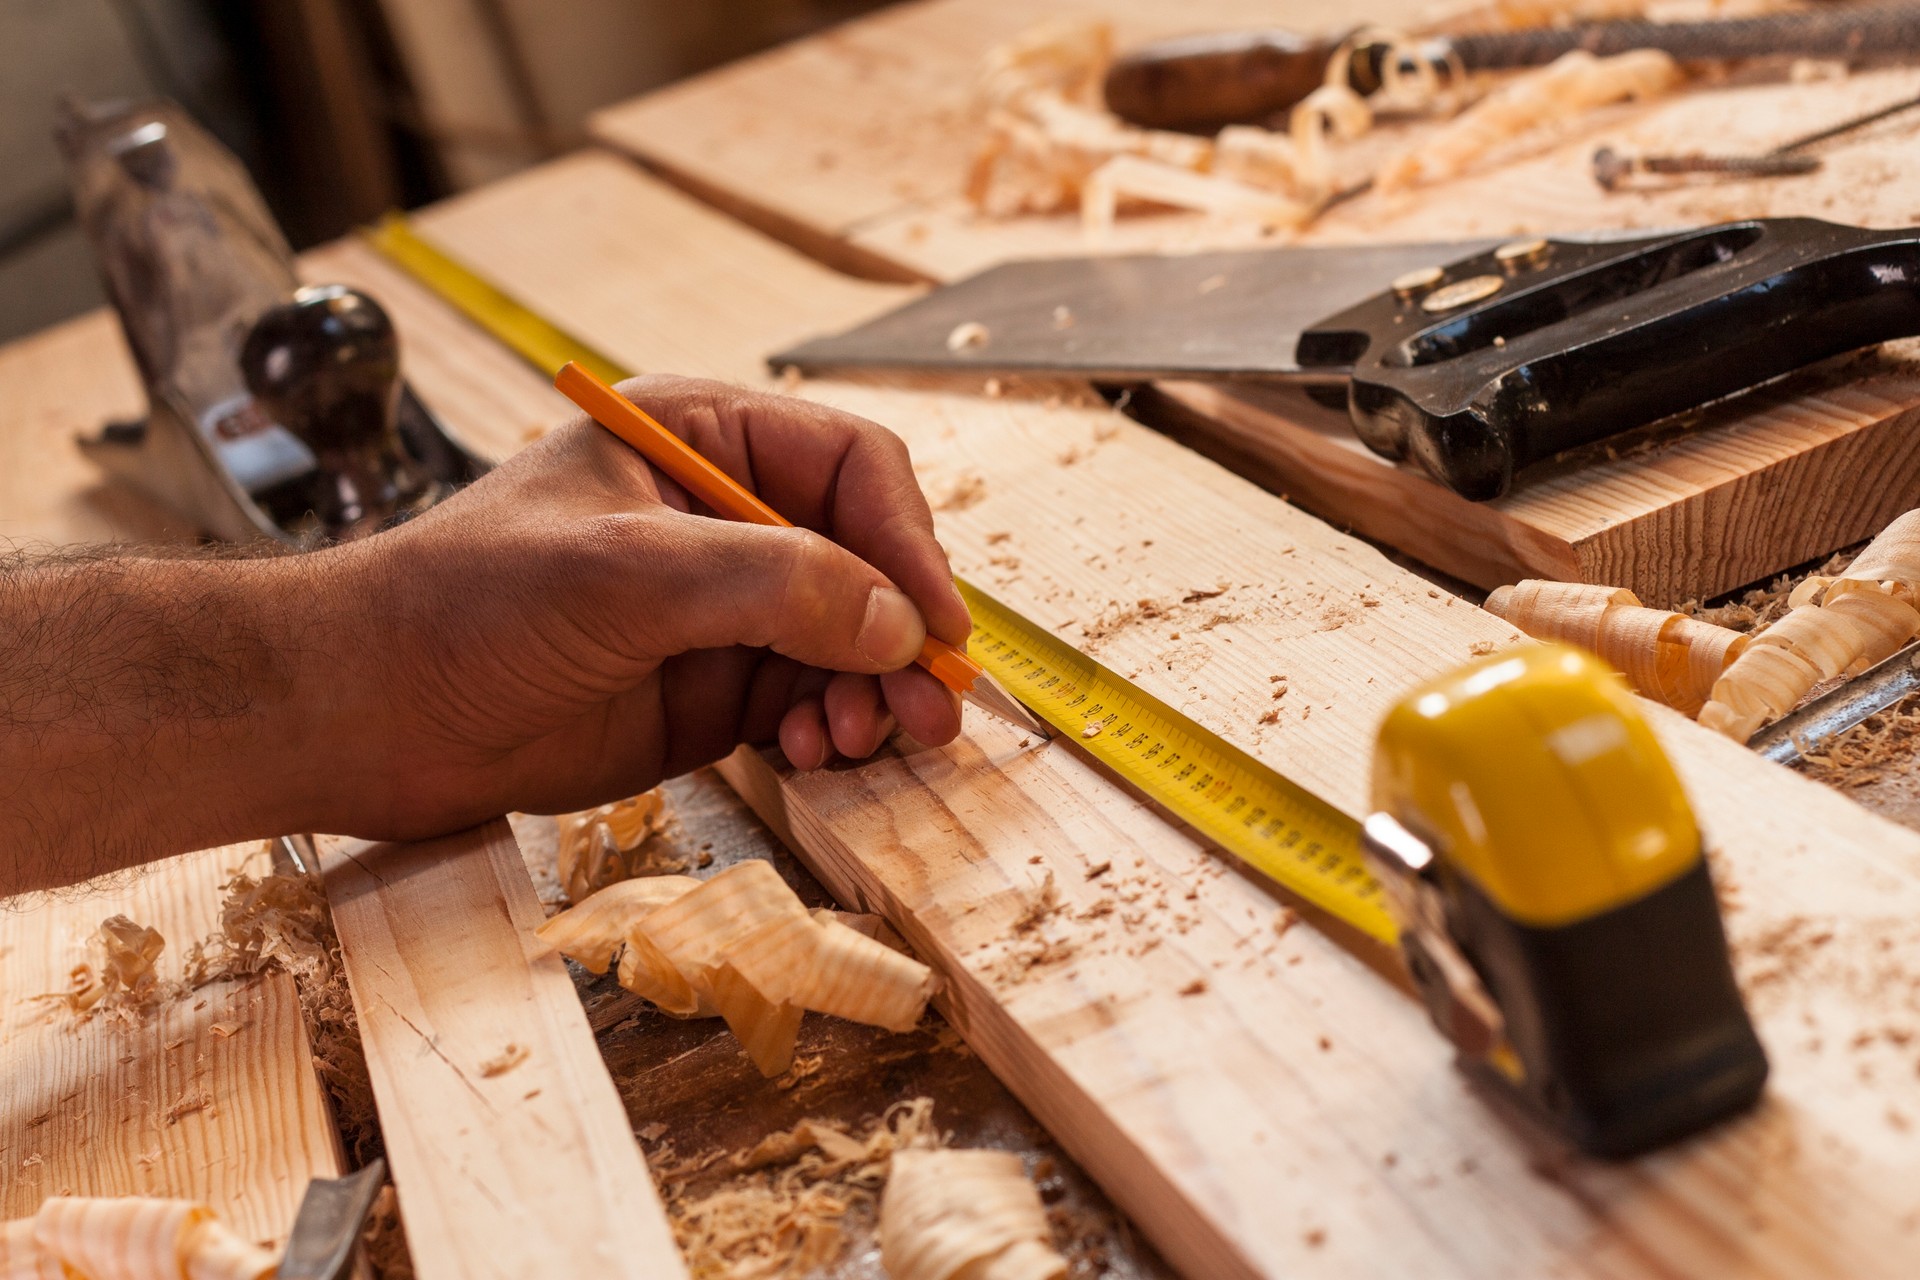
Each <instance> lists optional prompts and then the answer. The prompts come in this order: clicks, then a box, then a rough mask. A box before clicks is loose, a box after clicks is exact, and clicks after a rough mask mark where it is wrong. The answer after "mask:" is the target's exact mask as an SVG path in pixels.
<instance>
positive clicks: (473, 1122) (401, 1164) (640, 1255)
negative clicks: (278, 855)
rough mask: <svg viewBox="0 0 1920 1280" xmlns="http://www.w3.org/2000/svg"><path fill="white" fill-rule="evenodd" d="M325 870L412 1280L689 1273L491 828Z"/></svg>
mask: <svg viewBox="0 0 1920 1280" xmlns="http://www.w3.org/2000/svg"><path fill="white" fill-rule="evenodd" d="M321 862H322V871H323V874H324V876H325V877H326V882H327V897H328V900H329V901H330V902H331V903H332V904H333V918H334V926H335V928H336V929H337V930H338V931H339V934H340V945H341V951H342V953H343V955H344V956H345V959H346V968H347V979H348V982H349V984H350V985H351V986H352V988H353V1005H354V1012H355V1013H356V1015H358V1018H359V1022H360V1037H361V1041H362V1043H363V1044H364V1045H365V1046H366V1052H367V1067H368V1072H369V1074H370V1075H371V1077H372V1080H373V1091H374V1098H375V1101H376V1102H377V1103H378V1104H379V1107H380V1121H381V1132H382V1135H383V1137H384V1139H385V1142H386V1149H387V1159H388V1161H389V1162H390V1163H391V1165H392V1167H393V1178H394V1185H395V1186H396V1188H398V1190H399V1195H400V1207H401V1212H402V1213H403V1214H404V1215H405V1218H406V1224H407V1242H408V1248H409V1249H410V1251H411V1252H412V1255H413V1261H414V1267H415V1270H416V1271H417V1273H418V1274H419V1275H420V1276H421V1278H422V1280H480V1278H482V1277H489V1276H499V1277H503V1278H504V1277H516V1278H517V1277H524V1276H533V1275H577V1276H608V1277H613V1276H625V1277H632V1278H633V1280H666V1278H670V1277H674V1276H682V1277H684V1276H685V1275H686V1270H685V1267H684V1266H683V1265H682V1263H681V1261H680V1252H679V1249H678V1248H677V1247H676V1246H675V1245H674V1242H673V1236H672V1234H671V1232H670V1231H669V1230H668V1227H667V1222H666V1217H665V1214H664V1213H663V1211H662V1210H661V1207H660V1201H659V1197H658V1195H657V1193H656V1192H655V1191H654V1186H653V1180H652V1178H650V1177H649V1176H648V1174H647V1170H646V1165H645V1163H644V1162H643V1161H642V1159H641V1157H640V1150H639V1147H638V1146H637V1145H636V1144H635V1143H634V1141H633V1135H632V1134H631V1133H630V1132H629V1131H628V1128H627V1121H626V1113H625V1112H624V1111H623V1110H622V1108H621V1106H620V1099H619V1096H618V1095H617V1094H616V1093H615V1092H614V1088H613V1082H612V1081H611V1080H610V1079H609V1078H608V1076H607V1070H606V1066H605V1064H604V1063H603V1062H602V1061H601V1059H600V1054H599V1051H598V1049H597V1048H596V1047H595V1045H594V1040H593V1032H592V1030H591V1029H590V1028H589V1027H588V1025H587V1018H586V1014H585V1012H584V1011H583V1010H582V1009H581V1007H580V1001H579V999H578V998H577V997H576V996H575V994H574V990H573V982H572V980H571V979H570V978H569V977H568V976H567V970H566V966H565V964H564V963H563V962H562V961H561V959H560V957H559V956H558V955H556V954H554V953H552V952H550V951H547V950H546V949H545V948H544V947H543V946H542V945H541V943H540V942H539V940H538V939H537V938H535V937H534V936H533V930H534V928H535V927H537V926H538V925H539V923H540V921H541V919H542V913H541V910H540V905H539V903H538V901H537V900H536V899H535V897H534V893H533V884H532V882H531V881H530V880H529V879H528V878H527V870H526V866H525V865H524V863H523V862H522V861H521V857H520V849H519V846H518V845H517V844H515V843H514V838H513V833H512V831H511V830H509V828H508V827H507V824H506V822H505V821H504V820H496V821H494V822H491V823H488V824H486V825H485V826H481V827H475V828H473V829H472V830H470V831H465V832H460V833H458V834H455V835H451V836H446V837H443V838H441V839H438V840H430V841H422V842H419V843H415V844H379V845H370V844H367V843H365V842H360V841H349V840H339V839H334V838H328V839H326V840H324V841H322V844H321Z"/></svg>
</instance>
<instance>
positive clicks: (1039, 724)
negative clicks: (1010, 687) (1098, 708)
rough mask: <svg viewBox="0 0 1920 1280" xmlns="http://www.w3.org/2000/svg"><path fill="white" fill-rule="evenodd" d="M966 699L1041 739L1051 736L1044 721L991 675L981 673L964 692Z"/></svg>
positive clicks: (1050, 731) (1051, 732) (1050, 730)
mask: <svg viewBox="0 0 1920 1280" xmlns="http://www.w3.org/2000/svg"><path fill="white" fill-rule="evenodd" d="M966 700H967V701H968V702H971V703H972V704H973V705H974V706H976V707H979V708H980V709H981V710H982V711H985V712H987V713H988V714H989V715H993V716H997V717H999V718H1000V719H1002V720H1005V721H1006V722H1007V723H1009V724H1012V725H1015V726H1017V727H1019V728H1022V729H1025V730H1027V731H1028V732H1030V733H1035V734H1038V735H1039V736H1040V737H1041V739H1043V740H1044V739H1047V738H1051V737H1052V736H1053V730H1052V729H1051V728H1049V727H1048V725H1047V724H1046V722H1045V721H1043V720H1041V719H1040V717H1038V716H1036V715H1034V714H1033V712H1031V711H1029V710H1027V708H1026V707H1024V706H1022V705H1021V703H1020V701H1019V700H1018V699H1017V698H1015V697H1014V696H1013V695H1012V694H1010V693H1008V692H1007V691H1006V690H1005V689H1003V688H1001V687H1000V685H999V683H998V682H997V681H995V680H994V678H993V677H992V676H989V675H982V676H980V678H979V679H977V680H975V681H974V682H973V688H971V689H969V690H967V692H966Z"/></svg>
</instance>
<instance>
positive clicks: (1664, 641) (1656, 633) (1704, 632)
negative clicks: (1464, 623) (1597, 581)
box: [1486, 579, 1749, 715]
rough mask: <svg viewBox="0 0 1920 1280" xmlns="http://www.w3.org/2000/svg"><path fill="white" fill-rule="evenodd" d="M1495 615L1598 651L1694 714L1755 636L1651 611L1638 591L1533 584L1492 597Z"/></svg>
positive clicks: (1651, 693) (1648, 691)
mask: <svg viewBox="0 0 1920 1280" xmlns="http://www.w3.org/2000/svg"><path fill="white" fill-rule="evenodd" d="M1486 609H1487V611H1488V612H1489V613H1492V614H1495V615H1497V616H1499V617H1502V618H1505V619H1506V620H1507V621H1508V622H1511V623H1512V624H1513V625H1514V626H1516V627H1518V628H1520V629H1521V630H1522V631H1524V632H1526V633H1527V634H1528V635H1530V636H1533V637H1534V638H1535V639H1537V640H1563V641H1565V642H1566V643H1568V644H1577V645H1579V646H1580V647H1581V648H1583V649H1588V650H1591V651H1592V652H1594V653H1597V654H1599V655H1600V657H1601V658H1602V659H1604V660H1605V661H1606V662H1608V663H1610V664H1611V665H1612V666H1613V667H1614V669H1615V670H1617V671H1619V672H1620V673H1621V674H1622V675H1624V676H1626V677H1627V680H1628V682H1629V683H1631V684H1632V685H1633V687H1634V688H1635V689H1637V690H1639V691H1640V692H1641V693H1643V694H1645V695H1646V696H1648V697H1650V698H1655V699H1658V700H1659V701H1661V702H1664V703H1666V704H1667V705H1668V706H1670V707H1674V708H1676V709H1678V710H1680V711H1682V712H1684V713H1686V714H1687V715H1694V714H1695V713H1697V712H1698V711H1699V710H1700V708H1701V706H1702V705H1704V704H1705V702H1706V700H1707V696H1708V694H1709V693H1711V692H1712V690H1713V686H1714V682H1715V681H1717V680H1718V679H1719V678H1720V673H1721V672H1722V671H1724V670H1725V669H1726V667H1727V664H1729V663H1730V662H1732V661H1733V660H1734V659H1735V658H1736V657H1738V656H1739V654H1740V652H1741V651H1742V650H1743V649H1745V648H1746V646H1747V644H1748V640H1749V637H1747V636H1745V635H1742V634H1741V633H1739V632H1737V631H1734V630H1731V629H1730V628H1727V627H1717V626H1715V625H1713V624H1712V623H1710V622H1702V621H1700V620H1699V619H1697V618H1690V617H1687V616H1686V615H1685V614H1680V613H1671V612H1669V611H1667V610H1665V609H1649V608H1646V607H1645V606H1643V605H1642V604H1641V603H1640V600H1639V598H1638V597H1637V596H1635V595H1634V594H1633V593H1632V592H1631V591H1627V590H1624V589H1622V588H1619V587H1604V586H1596V585H1593V584H1590V583H1581V582H1547V581H1543V580H1539V579H1528V580H1526V581H1524V582H1518V583H1515V584H1514V585H1513V586H1510V587H1499V588H1497V589H1496V590H1495V591H1494V592H1493V594H1491V595H1489V596H1488V597H1487V603H1486Z"/></svg>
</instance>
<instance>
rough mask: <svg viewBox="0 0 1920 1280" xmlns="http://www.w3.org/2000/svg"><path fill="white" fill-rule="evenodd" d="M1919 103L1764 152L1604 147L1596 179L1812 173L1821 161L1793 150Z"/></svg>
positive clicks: (1596, 160) (1597, 156)
mask: <svg viewBox="0 0 1920 1280" xmlns="http://www.w3.org/2000/svg"><path fill="white" fill-rule="evenodd" d="M1916 107H1920V96H1915V97H1911V98H1902V99H1900V101H1898V102H1893V103H1889V104H1888V105H1886V106H1884V107H1878V108H1876V109H1874V110H1872V111H1868V112H1865V113H1864V114H1862V115H1857V116H1854V117H1852V118H1851V119H1847V120H1842V121H1841V122H1840V123H1838V124H1834V125H1829V126H1827V127H1826V128H1824V129H1816V130H1814V131H1813V132H1812V133H1808V134H1803V135H1801V136H1800V137H1798V138H1795V139H1794V140H1793V141H1791V142H1783V143H1781V144H1780V145H1779V146H1777V147H1775V148H1774V149H1773V150H1771V151H1769V152H1767V153H1766V154H1765V155H1757V156H1703V155H1682V156H1623V155H1621V154H1620V153H1619V152H1617V151H1615V150H1614V149H1613V148H1612V147H1602V148H1600V149H1599V150H1598V151H1596V152H1594V153H1593V180H1594V181H1595V182H1598V183H1599V184H1600V185H1601V186H1602V187H1605V188H1606V189H1607V190H1608V191H1612V190H1613V189H1615V188H1616V187H1618V186H1619V185H1620V183H1621V181H1622V180H1623V179H1625V178H1627V177H1628V176H1630V175H1632V174H1635V173H1730V174H1738V175H1740V176H1741V177H1743V178H1774V177H1783V176H1786V175H1789V174H1796V173H1812V172H1813V171H1814V170H1816V169H1818V168H1819V167H1820V161H1819V160H1817V159H1816V158H1814V157H1812V156H1799V155H1794V154H1793V153H1794V152H1796V151H1801V150H1804V149H1805V148H1807V147H1811V146H1813V145H1814V144H1815V143H1819V142H1826V141H1828V140H1830V139H1833V138H1838V137H1841V136H1842V135H1844V134H1849V133H1852V132H1853V131H1854V130H1856V129H1864V128H1866V127H1867V126H1868V125H1870V124H1878V123H1879V122H1880V121H1882V120H1885V119H1887V118H1888V117H1889V116H1897V115H1900V114H1901V113H1903V112H1907V111H1912V110H1913V109H1914V108H1916Z"/></svg>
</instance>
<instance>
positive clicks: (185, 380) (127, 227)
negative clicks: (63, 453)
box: [56, 102, 486, 545]
mask: <svg viewBox="0 0 1920 1280" xmlns="http://www.w3.org/2000/svg"><path fill="white" fill-rule="evenodd" d="M56 136H57V138H58V141H59V143H60V148H61V151H62V152H63V154H64V155H65V157H66V161H67V165H68V169H69V172H70V175H71V179H72V184H73V195H74V206H75V209H76V211H77V213H78V215H79V219H80V224H81V226H82V227H83V228H84V230H85V231H86V234H87V237H88V239H89V241H90V242H91V243H92V246H93V250H94V254H95V256H96V258H97V260H98V263H99V267H100V273H101V277H102V280H103V282H104V283H105V286H106V291H107V296H108V297H109V298H110V299H111V300H112V302H113V305H114V308H115V310H117V311H118V312H119V315H120V323H121V328H122V329H123V331H124V332H125V334H126V338H127V345H128V346H129V347H130V348H131V349H132V352H133V357H134V360H135V362H136V364H137V365H138V366H139V369H140V377H141V380H142V382H143V383H144V384H145V386H146V390H147V399H148V406H149V407H148V416H147V418H146V420H145V421H143V422H135V423H112V424H109V425H107V426H106V427H105V428H104V429H103V430H102V431H101V432H100V434H99V435H97V436H94V437H91V438H82V439H81V441H80V442H79V443H80V448H81V450H82V451H83V452H85V453H86V454H87V456H88V457H90V458H92V459H93V460H94V461H95V462H97V463H98V464H99V465H100V466H101V467H102V468H103V469H104V470H106V471H107V472H108V473H109V474H111V475H113V476H116V477H118V478H119V479H121V480H123V481H126V482H127V483H130V484H132V485H134V486H135V487H137V488H139V489H142V490H144V491H145V492H147V493H148V494H150V495H152V496H153V497H154V498H156V499H158V500H159V501H161V502H162V503H165V504H166V505H167V506H169V507H172V508H173V509H175V510H177V511H178V512H180V513H181V514H182V515H183V516H186V517H187V518H188V519H190V520H192V521H194V522H195V523H196V524H197V525H198V526H199V527H200V528H201V529H202V530H203V531H205V532H206V533H208V534H211V535H213V536H215V537H219V538H224V539H227V540H230V541H236V542H242V541H250V540H253V539H256V538H260V537H267V538H272V539H275V540H278V541H281V542H287V543H292V544H297V545H308V544H314V543H319V542H325V541H333V540H339V539H346V538H355V537H360V536H363V535H365V534H367V533H371V532H373V531H375V530H377V529H379V528H381V527H383V526H384V525H387V524H390V523H392V522H394V521H396V520H401V519H405V518H406V517H407V516H408V515H410V514H413V513H414V512H417V511H419V510H421V509H422V508H424V507H426V506H428V505H430V504H431V503H433V502H435V501H437V500H439V499H440V498H441V497H444V496H445V495H446V494H448V493H450V492H452V491H453V490H454V489H456V488H458V487H459V486H461V485H463V484H466V483H467V482H469V481H471V480H473V479H475V478H477V477H478V476H479V475H480V474H481V473H482V472H484V471H485V470H486V464H485V463H484V462H483V461H481V460H480V459H479V458H478V457H476V456H474V455H473V454H471V453H469V452H468V451H467V450H466V449H464V448H462V447H461V446H460V445H459V444H458V443H457V442H456V441H454V440H453V438H452V437H451V436H449V435H448V434H447V433H446V432H445V430H443V429H442V428H441V426H440V424H439V423H438V422H437V421H436V420H435V419H434V417H433V415H432V414H431V413H429V412H428V411H427V409H426V407H425V406H424V405H422V404H421V403H420V401H419V399H418V398H417V397H416V396H414V394H413V393H412V391H411V390H410V389H408V388H407V387H406V385H405V384H404V383H403V382H402V381H401V378H400V350H399V340H398V336H397V335H396V333H395V331H394V327H393V322H392V320H391V319H390V318H389V317H388V316H387V314H386V312H385V311H383V310H382V309H381V307H380V305H379V304H378V303H377V302H375V301H374V300H373V299H372V298H370V297H368V296H367V295H365V294H364V293H361V292H359V291H358V290H354V289H350V288H347V287H345V286H343V285H320V286H314V287H309V288H302V287H301V286H300V283H299V280H298V278H297V277H296V276H295V274H294V266H293V254H292V251H291V250H290V249H289V248H288V246H287V242H286V240H285V239H284V238H283V237H282V235H281V233H280V229H279V227H278V226H277V225H276V224H275V222H274V220H273V216H272V214H270V213H269V212H268V211H267V207H266V204H265V202H264V201H262V200H261V198H260V194H259V192H258V191H257V190H256V189H255V188H254V186H253V183H252V181H251V180H250V179H249V178H248V176H247V173H246V170H245V169H244V168H243V167H242V166H241V164H240V162H239V161H238V160H237V159H236V158H235V157H234V156H233V155H232V153H230V152H229V151H227V150H226V149H225V148H224V147H222V146H221V145H220V144H219V143H218V142H217V141H215V140H214V139H213V138H212V137H211V136H209V135H208V134H207V133H205V132H204V131H203V130H201V129H200V128H199V126H197V125H196V124H195V123H194V122H193V121H192V120H191V119H190V118H189V117H188V116H187V115H186V113H185V112H184V111H182V110H181V109H180V108H179V107H177V106H175V105H174V104H172V103H169V102H157V103H149V104H142V105H132V106H129V105H120V104H116V105H110V106H104V107H87V106H81V105H78V104H75V103H68V104H67V105H66V106H65V108H64V110H63V115H62V119H61V121H60V124H59V127H58V129H57V131H56Z"/></svg>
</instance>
